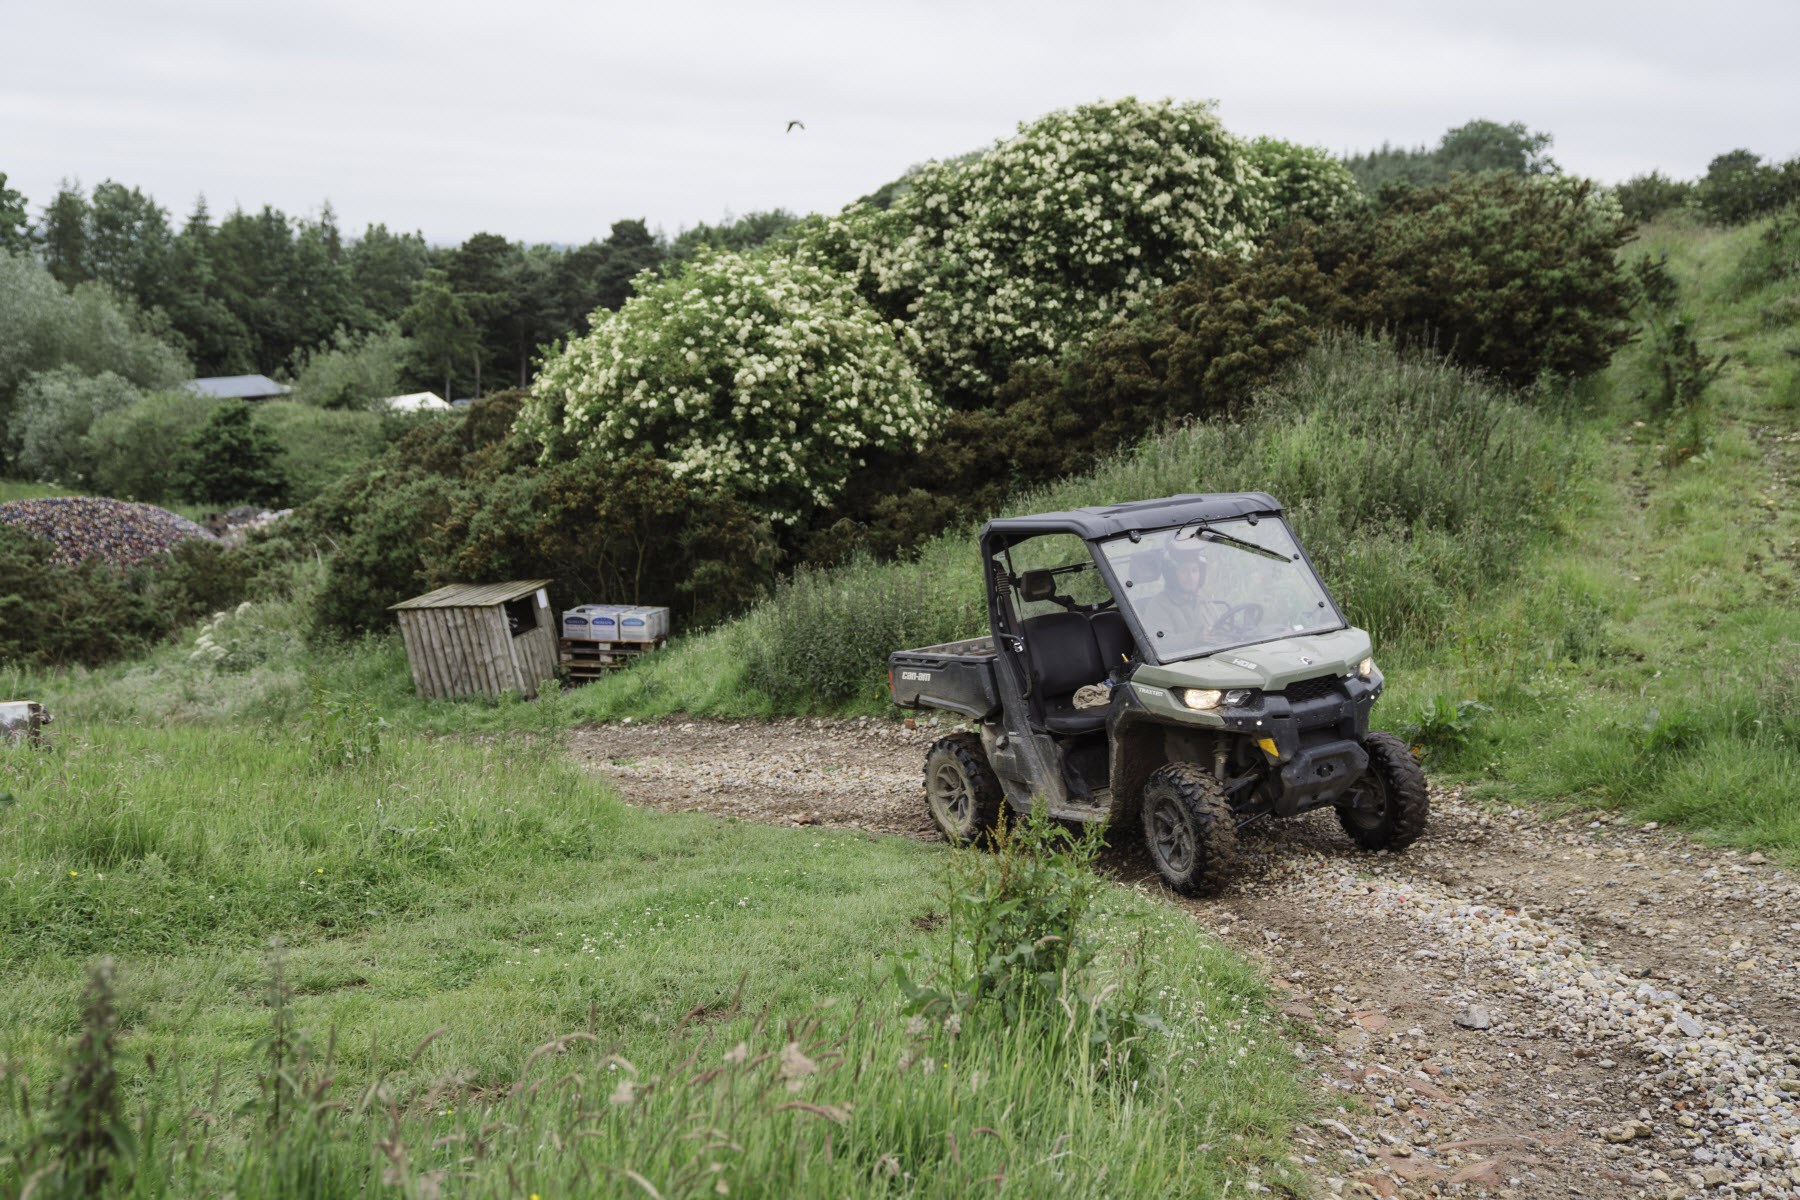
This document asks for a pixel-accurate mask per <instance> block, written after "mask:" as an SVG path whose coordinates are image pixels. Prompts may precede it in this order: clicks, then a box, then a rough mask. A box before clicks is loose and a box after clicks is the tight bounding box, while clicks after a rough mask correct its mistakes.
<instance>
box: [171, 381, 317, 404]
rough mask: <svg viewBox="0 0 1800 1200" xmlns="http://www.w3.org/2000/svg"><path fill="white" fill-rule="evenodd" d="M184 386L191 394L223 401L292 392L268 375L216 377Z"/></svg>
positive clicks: (255, 398)
mask: <svg viewBox="0 0 1800 1200" xmlns="http://www.w3.org/2000/svg"><path fill="white" fill-rule="evenodd" d="M182 386H183V387H185V388H187V389H188V390H189V391H190V392H199V393H200V394H201V395H202V396H216V397H218V398H219V399H221V400H261V399H264V398H266V397H268V396H285V395H287V394H288V392H289V390H290V389H289V388H288V387H287V386H285V385H284V384H279V383H276V382H275V381H274V380H273V379H270V378H269V377H268V376H267V375H214V376H210V377H208V378H206V379H190V380H188V381H187V382H186V383H185V384H183V385H182Z"/></svg>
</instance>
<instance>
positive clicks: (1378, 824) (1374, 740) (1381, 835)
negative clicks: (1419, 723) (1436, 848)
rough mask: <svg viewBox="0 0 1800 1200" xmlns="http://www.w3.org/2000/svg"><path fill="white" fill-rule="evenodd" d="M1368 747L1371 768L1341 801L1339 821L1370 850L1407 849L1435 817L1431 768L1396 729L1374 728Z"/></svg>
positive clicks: (1366, 746) (1352, 836)
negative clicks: (1421, 764) (1428, 771)
mask: <svg viewBox="0 0 1800 1200" xmlns="http://www.w3.org/2000/svg"><path fill="white" fill-rule="evenodd" d="M1362 747H1363V749H1364V750H1365V751H1367V752H1368V755H1369V771H1368V774H1367V775H1365V776H1363V781H1362V783H1361V784H1359V785H1358V786H1357V787H1356V788H1355V789H1353V790H1352V791H1351V792H1350V794H1349V795H1348V796H1347V797H1345V799H1346V800H1347V801H1348V803H1345V804H1342V805H1340V806H1339V807H1338V810H1337V814H1338V823H1339V824H1341V825H1342V826H1343V827H1344V832H1345V833H1346V834H1348V835H1349V836H1350V840H1351V841H1353V842H1355V843H1356V844H1357V845H1358V846H1361V847H1362V848H1363V849H1364V850H1404V849H1406V848H1407V847H1408V846H1410V845H1412V844H1413V843H1414V842H1416V841H1418V840H1419V838H1420V836H1421V835H1423V834H1424V832H1425V826H1426V824H1427V823H1428V822H1429V821H1430V820H1431V793H1430V792H1429V791H1427V790H1426V787H1425V772H1424V771H1423V770H1422V769H1420V767H1419V763H1418V760H1417V759H1415V758H1414V757H1413V756H1412V751H1410V750H1408V749H1407V748H1406V743H1405V742H1403V741H1401V740H1400V739H1399V738H1397V737H1395V736H1394V735H1393V734H1391V733H1371V734H1370V735H1369V736H1368V737H1366V738H1364V739H1363V744H1362Z"/></svg>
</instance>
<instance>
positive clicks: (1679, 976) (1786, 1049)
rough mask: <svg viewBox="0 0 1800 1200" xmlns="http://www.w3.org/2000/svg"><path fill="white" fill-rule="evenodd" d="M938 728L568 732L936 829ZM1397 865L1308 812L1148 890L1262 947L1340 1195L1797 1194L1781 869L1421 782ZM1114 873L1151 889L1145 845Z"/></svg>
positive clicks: (638, 795)
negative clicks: (932, 806)
mask: <svg viewBox="0 0 1800 1200" xmlns="http://www.w3.org/2000/svg"><path fill="white" fill-rule="evenodd" d="M951 728H953V726H951V725H948V724H945V725H942V726H932V725H929V724H922V725H921V726H920V727H919V728H916V729H909V728H906V727H905V726H904V725H900V724H894V723H889V722H878V721H862V722H841V721H816V720H798V721H786V722H743V723H736V724H728V723H719V722H709V721H667V722H658V723H653V724H648V725H627V724H619V725H608V726H605V727H602V728H597V729H592V730H586V731H582V732H580V733H578V734H577V736H576V739H575V742H574V747H573V749H574V752H575V753H576V755H577V756H578V757H579V758H581V759H582V760H583V761H585V762H587V763H588V764H590V765H592V766H594V767H595V768H597V769H600V770H603V771H605V772H606V773H607V774H609V775H610V776H612V777H613V778H614V779H615V780H616V781H617V783H618V785H619V787H620V790H621V792H622V793H623V794H624V796H625V797H626V799H627V800H629V801H630V802H632V803H638V804H644V805H647V806H651V807H657V808H664V809H670V810H700V811H707V812H714V813H719V814H722V815H731V816H737V817H740V818H744V819H753V820H765V821H771V822H780V823H790V824H830V825H840V826H845V827H851V828H858V829H863V830H867V831H870V832H875V833H889V834H900V835H905V836H913V837H921V838H932V837H935V834H934V833H933V832H932V830H931V828H930V825H929V822H928V821H927V820H926V818H925V816H924V810H923V804H922V801H921V793H920V765H921V761H922V758H923V754H924V750H925V747H926V746H927V745H929V743H930V742H931V741H932V740H934V739H935V738H936V737H938V736H941V735H942V734H943V733H945V732H948V731H949V730H950V729H951ZM1433 809H1434V811H1433V821H1432V825H1431V828H1430V830H1429V831H1428V833H1427V834H1426V837H1425V838H1424V839H1423V840H1422V841H1421V842H1420V843H1419V844H1418V845H1417V846H1415V847H1414V848H1413V849H1412V850H1411V851H1410V852H1408V853H1407V854H1404V855H1385V854H1375V855H1371V854H1364V853H1361V852H1357V851H1355V850H1353V848H1352V847H1351V846H1350V843H1349V842H1348V840H1347V839H1345V838H1344V837H1343V835H1342V834H1341V832H1340V831H1339V830H1338V828H1337V825H1336V822H1335V820H1334V819H1333V818H1332V815H1331V814H1330V813H1320V814H1314V815H1313V816H1311V817H1308V818H1304V819H1301V820H1297V821H1287V822H1265V823H1261V824H1259V825H1257V826H1253V827H1252V828H1251V829H1250V830H1246V831H1245V834H1244V838H1243V847H1244V860H1243V865H1242V868H1241V870H1240V871H1239V872H1238V873H1237V875H1236V877H1235V878H1234V879H1233V880H1232V881H1231V883H1230V884H1229V885H1228V886H1227V887H1226V888H1224V889H1223V890H1222V891H1221V893H1220V894H1219V895H1217V896H1212V897H1207V898H1202V899H1190V898H1184V897H1176V896H1173V895H1169V899H1170V900H1171V902H1173V903H1176V904H1178V905H1180V906H1181V907H1183V908H1184V909H1185V910H1187V911H1189V912H1190V913H1192V915H1193V916H1194V918H1195V919H1196V920H1197V921H1199V922H1201V923H1202V924H1203V925H1205V926H1206V927H1207V928H1208V929H1209V930H1211V931H1213V932H1214V933H1215V934H1216V935H1217V936H1219V937H1221V938H1223V939H1225V940H1228V941H1230V942H1232V943H1234V944H1235V945H1237V946H1238V947H1240V948H1241V949H1242V950H1244V951H1245V952H1246V953H1248V954H1250V955H1251V956H1252V957H1254V958H1256V959H1258V960H1259V961H1261V962H1263V963H1264V964H1265V965H1266V967H1267V969H1268V971H1269V973H1270V976H1271V978H1272V979H1273V980H1274V982H1275V985H1276V987H1277V988H1278V989H1279V991H1280V994H1281V995H1282V996H1283V999H1284V1007H1283V1010H1282V1011H1283V1019H1284V1020H1285V1021H1287V1022H1288V1033H1289V1034H1290V1035H1291V1036H1292V1037H1293V1039H1294V1046H1295V1053H1296V1055H1297V1056H1299V1057H1300V1058H1301V1059H1303V1060H1304V1061H1305V1062H1306V1063H1307V1065H1308V1067H1309V1068H1310V1069H1311V1070H1312V1071H1313V1072H1314V1074H1315V1076H1316V1078H1317V1080H1318V1083H1319V1086H1320V1088H1321V1089H1322V1096H1323V1098H1324V1103H1323V1109H1322V1113H1323V1119H1322V1120H1321V1121H1320V1122H1319V1123H1317V1124H1316V1125H1314V1126H1310V1127H1308V1128H1306V1129H1304V1130H1301V1131H1299V1132H1298V1133H1297V1138H1298V1145H1297V1149H1299V1150H1300V1151H1301V1152H1302V1154H1303V1156H1304V1159H1305V1161H1306V1162H1307V1165H1308V1166H1309V1167H1311V1168H1312V1169H1313V1170H1314V1171H1316V1172H1317V1175H1318V1178H1319V1181H1320V1188H1321V1191H1324V1192H1327V1193H1336V1194H1341V1195H1382V1196H1394V1195H1404V1196H1426V1195H1458V1194H1470V1195H1474V1194H1483V1193H1486V1194H1496V1195H1500V1196H1503V1197H1504V1196H1520V1197H1524V1196H1533V1197H1535V1196H1618V1197H1627V1196H1630V1197H1655V1198H1657V1200H1665V1198H1666V1200H1674V1198H1676V1197H1688V1196H1701V1195H1708V1196H1710V1195H1769V1196H1788V1197H1796V1198H1800V1019H1797V1018H1800V1014H1797V1013H1796V1011H1795V1008H1796V1006H1795V1003H1794V1001H1795V997H1796V993H1797V992H1800V945H1797V944H1796V939H1800V912H1797V911H1796V910H1797V909H1800V884H1797V883H1796V881H1795V880H1794V878H1793V877H1792V876H1791V875H1790V873H1788V872H1787V871H1784V870H1782V869H1780V868H1779V867H1778V866H1777V865H1775V864H1772V863H1769V862H1767V861H1764V860H1763V858H1762V856H1760V855H1741V854H1738V853H1735V852H1732V851H1719V850H1713V849H1709V848H1707V847H1704V846H1702V845H1700V844H1698V843H1696V842H1694V841H1693V840H1691V839H1688V838H1686V837H1683V836H1679V835H1675V834H1671V833H1670V832H1668V831H1666V830H1662V829H1658V828H1656V827H1654V826H1652V825H1645V826H1639V825H1632V824H1625V823H1620V822H1618V821H1617V820H1615V819H1614V818H1611V817H1609V816H1607V817H1602V816H1596V815H1593V814H1588V815H1584V816H1579V817H1577V816H1572V815H1571V816H1564V817H1562V818H1556V819H1552V818H1547V817H1545V816H1543V815H1541V814H1539V813H1537V812H1533V811H1528V810H1519V809H1510V808H1504V807H1493V806H1486V805H1481V804H1476V803H1473V802H1470V801H1468V800H1466V799H1465V798H1464V797H1463V796H1462V795H1461V794H1460V793H1459V792H1457V791H1456V790H1454V789H1443V788H1438V789H1434V793H1433ZM1109 866H1110V868H1111V869H1112V870H1113V871H1114V872H1115V873H1116V874H1117V875H1118V876H1119V877H1120V878H1121V880H1122V881H1124V882H1127V883H1131V884H1134V885H1136V886H1140V887H1144V888H1147V889H1151V890H1155V891H1162V890H1163V889H1162V886H1161V883H1160V881H1159V880H1158V879H1157V878H1156V877H1155V875H1154V873H1153V872H1151V871H1150V869H1149V867H1148V863H1147V861H1146V860H1145V859H1144V858H1143V855H1142V853H1141V851H1139V850H1138V849H1137V848H1136V847H1135V846H1134V845H1130V844H1122V845H1121V848H1120V850H1119V851H1118V852H1117V853H1116V854H1115V855H1114V856H1113V857H1112V859H1111V860H1110V863H1109Z"/></svg>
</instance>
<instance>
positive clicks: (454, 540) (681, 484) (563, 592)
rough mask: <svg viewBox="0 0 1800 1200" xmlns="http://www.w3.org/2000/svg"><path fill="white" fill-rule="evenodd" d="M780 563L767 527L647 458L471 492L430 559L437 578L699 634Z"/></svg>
mask: <svg viewBox="0 0 1800 1200" xmlns="http://www.w3.org/2000/svg"><path fill="white" fill-rule="evenodd" d="M776 560H777V553H776V547H775V542H774V538H773V536H772V534H771V532H770V529H769V525H768V522H767V521H766V520H763V519H762V518H760V517H759V516H758V514H756V513H755V512H753V511H751V510H750V509H749V508H748V507H746V506H745V505H744V504H742V503H741V502H739V501H738V500H737V498H736V497H734V496H732V495H731V494H730V493H729V492H725V491H722V490H719V489H710V488H701V487H695V486H693V485H692V484H690V483H688V482H686V481H684V480H682V479H679V478H677V477H676V476H675V475H674V473H673V472H672V471H671V470H670V469H669V468H668V466H667V465H665V464H663V463H661V462H659V461H657V460H655V459H652V458H650V457H648V456H647V455H636V456H632V457H628V458H624V459H616V460H612V459H605V458H601V457H598V456H584V457H583V458H580V459H576V460H574V461H572V462H566V463H556V464H549V465H546V466H545V467H543V468H541V469H540V470H538V471H535V472H531V473H526V474H517V475H508V476H503V477H501V478H500V479H498V480H496V481H495V483H494V485H493V486H492V488H491V489H490V488H481V489H470V490H468V491H465V492H463V493H461V494H459V495H458V496H457V497H456V499H455V500H454V501H453V502H452V505H451V511H450V514H449V515H448V516H447V517H446V518H445V519H444V521H443V522H442V524H441V525H440V526H439V527H438V528H437V529H436V530H435V531H434V532H433V533H432V535H431V538H430V545H429V549H428V561H429V572H430V574H431V577H432V578H433V579H435V580H439V581H447V580H450V579H474V580H488V579H520V578H548V579H551V580H552V581H553V586H554V589H555V594H556V596H557V598H558V599H559V600H565V601H567V600H574V601H576V602H587V601H593V602H606V603H618V604H657V605H667V606H668V607H670V608H672V609H674V610H675V612H676V613H677V614H679V615H680V617H681V618H682V620H683V622H684V623H685V624H690V625H692V624H710V623H711V622H713V621H716V620H719V619H721V618H723V617H727V616H730V615H733V614H735V613H736V612H738V611H740V610H741V609H742V608H743V607H744V606H746V605H748V604H750V603H751V602H753V601H754V600H756V599H757V598H759V597H761V596H762V595H763V594H764V593H765V591H766V590H767V588H768V587H769V586H770V585H771V584H772V583H773V582H774V577H775V564H776Z"/></svg>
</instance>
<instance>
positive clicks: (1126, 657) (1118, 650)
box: [1088, 608, 1137, 673]
mask: <svg viewBox="0 0 1800 1200" xmlns="http://www.w3.org/2000/svg"><path fill="white" fill-rule="evenodd" d="M1088 624H1089V625H1091V626H1092V627H1093V630H1094V645H1095V646H1096V647H1098V648H1099V651H1100V661H1101V662H1102V663H1104V664H1106V669H1107V671H1108V673H1110V672H1113V671H1116V670H1118V669H1119V668H1120V667H1122V666H1124V665H1125V664H1126V663H1127V662H1128V661H1130V659H1131V656H1132V654H1133V652H1135V651H1136V650H1137V645H1136V643H1134V642H1133V641H1132V640H1131V626H1129V625H1127V624H1126V623H1125V614H1124V613H1122V612H1120V611H1119V610H1118V609H1116V608H1109V609H1107V610H1106V611H1105V612H1097V613H1095V614H1094V615H1093V616H1091V617H1089V618H1088Z"/></svg>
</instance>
